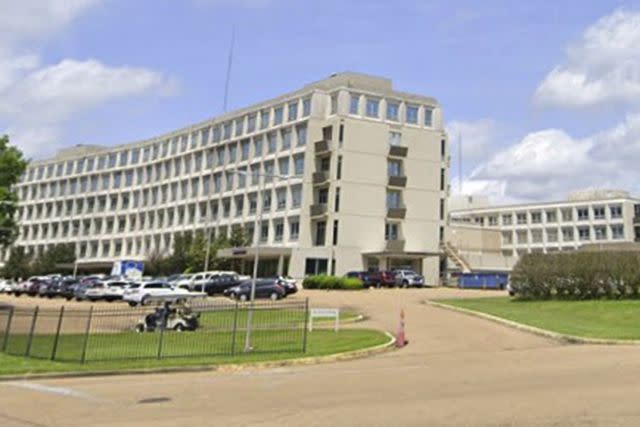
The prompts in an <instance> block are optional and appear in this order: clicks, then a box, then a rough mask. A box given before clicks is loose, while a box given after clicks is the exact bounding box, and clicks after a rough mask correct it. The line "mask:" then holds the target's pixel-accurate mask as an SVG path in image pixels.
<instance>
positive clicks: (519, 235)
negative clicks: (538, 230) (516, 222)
mask: <svg viewBox="0 0 640 427" xmlns="http://www.w3.org/2000/svg"><path fill="white" fill-rule="evenodd" d="M516 240H517V242H518V244H519V245H525V244H526V243H527V231H526V230H518V231H516Z"/></svg>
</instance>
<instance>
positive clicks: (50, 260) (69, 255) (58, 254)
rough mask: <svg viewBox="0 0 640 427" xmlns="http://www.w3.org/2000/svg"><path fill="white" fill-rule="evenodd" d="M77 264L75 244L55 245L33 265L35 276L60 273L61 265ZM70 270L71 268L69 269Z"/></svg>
mask: <svg viewBox="0 0 640 427" xmlns="http://www.w3.org/2000/svg"><path fill="white" fill-rule="evenodd" d="M74 262H76V254H75V246H74V245H73V243H67V244H61V245H55V246H54V247H52V248H51V249H49V250H46V251H44V252H43V253H42V254H40V256H38V257H37V258H36V259H35V260H34V261H33V265H32V268H31V269H32V271H33V274H42V275H44V274H51V273H55V272H58V271H59V270H60V269H61V265H62V264H65V265H67V266H68V265H70V264H73V263H74ZM67 269H69V267H67Z"/></svg>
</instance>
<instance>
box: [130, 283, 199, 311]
mask: <svg viewBox="0 0 640 427" xmlns="http://www.w3.org/2000/svg"><path fill="white" fill-rule="evenodd" d="M189 295H190V294H189V292H188V291H185V290H184V289H178V288H173V287H172V286H171V285H169V284H168V283H167V282H162V281H151V282H143V283H132V284H131V285H129V287H128V288H127V289H125V291H124V295H123V297H122V299H123V300H124V301H126V302H128V303H129V305H130V306H131V307H135V306H137V305H138V304H140V305H147V304H148V303H149V302H150V301H151V300H152V299H154V298H156V297H169V298H176V299H179V298H180V297H188V296H189Z"/></svg>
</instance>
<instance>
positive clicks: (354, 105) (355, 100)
mask: <svg viewBox="0 0 640 427" xmlns="http://www.w3.org/2000/svg"><path fill="white" fill-rule="evenodd" d="M359 104H360V95H356V94H352V95H351V98H350V102H349V114H358V112H359V111H358V110H359V109H360V108H359Z"/></svg>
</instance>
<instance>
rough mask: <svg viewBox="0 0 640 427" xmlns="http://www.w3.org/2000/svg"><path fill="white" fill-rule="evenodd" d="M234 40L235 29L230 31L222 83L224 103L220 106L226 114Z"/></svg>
mask: <svg viewBox="0 0 640 427" xmlns="http://www.w3.org/2000/svg"><path fill="white" fill-rule="evenodd" d="M235 40H236V27H235V26H234V27H233V28H232V29H231V46H230V47H229V58H228V60H227V78H226V81H225V83H224V103H223V105H222V111H223V112H224V113H226V112H227V105H228V102H229V82H230V80H231V64H232V63H233V45H234V44H235Z"/></svg>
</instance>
